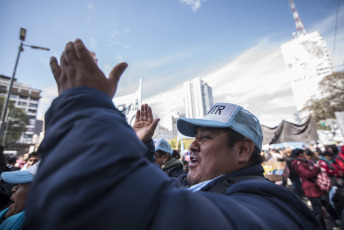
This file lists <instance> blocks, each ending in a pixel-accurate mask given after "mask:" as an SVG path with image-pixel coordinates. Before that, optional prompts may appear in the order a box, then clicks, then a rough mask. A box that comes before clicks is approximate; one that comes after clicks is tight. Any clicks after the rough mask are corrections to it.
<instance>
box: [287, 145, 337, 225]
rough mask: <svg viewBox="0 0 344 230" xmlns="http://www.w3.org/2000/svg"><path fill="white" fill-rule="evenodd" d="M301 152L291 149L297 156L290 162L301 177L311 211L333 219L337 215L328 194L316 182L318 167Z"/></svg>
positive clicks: (300, 150) (301, 150)
mask: <svg viewBox="0 0 344 230" xmlns="http://www.w3.org/2000/svg"><path fill="white" fill-rule="evenodd" d="M303 153H304V150H303V149H294V150H293V151H292V156H297V158H296V159H295V160H293V162H292V167H293V168H294V170H295V171H296V172H297V174H298V175H299V176H300V178H301V181H302V189H303V191H304V193H305V195H306V197H307V198H308V199H309V201H310V202H311V204H312V209H313V211H314V212H315V213H316V214H317V215H322V216H323V217H324V218H325V219H330V220H331V221H334V220H335V218H336V217H337V216H336V213H335V211H334V209H333V208H332V207H331V205H330V202H329V199H328V194H327V193H326V192H324V191H321V190H320V188H319V187H318V185H317V183H316V178H317V175H318V174H319V173H320V168H319V167H317V166H316V165H315V164H314V163H313V162H312V161H310V160H307V159H306V158H304V157H303ZM322 207H324V208H325V209H326V211H327V213H324V212H323V209H322ZM329 215H330V216H329Z"/></svg>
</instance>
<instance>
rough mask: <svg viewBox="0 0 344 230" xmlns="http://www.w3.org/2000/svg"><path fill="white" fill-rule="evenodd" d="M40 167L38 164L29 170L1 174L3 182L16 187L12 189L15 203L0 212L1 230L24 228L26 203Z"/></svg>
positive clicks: (12, 197)
mask: <svg viewBox="0 0 344 230" xmlns="http://www.w3.org/2000/svg"><path fill="white" fill-rule="evenodd" d="M38 167H39V163H36V164H35V165H34V166H32V167H30V168H29V169H28V170H17V171H10V172H3V173H1V178H2V180H4V181H5V182H7V183H10V184H14V185H15V186H14V187H13V188H12V193H13V194H12V196H11V200H12V201H13V203H12V204H10V205H9V206H8V207H7V208H5V209H4V210H2V211H1V212H0V229H11V230H19V229H22V228H23V225H24V221H25V208H26V201H27V197H28V193H29V190H30V185H31V182H32V181H33V178H34V177H35V175H36V173H37V169H38Z"/></svg>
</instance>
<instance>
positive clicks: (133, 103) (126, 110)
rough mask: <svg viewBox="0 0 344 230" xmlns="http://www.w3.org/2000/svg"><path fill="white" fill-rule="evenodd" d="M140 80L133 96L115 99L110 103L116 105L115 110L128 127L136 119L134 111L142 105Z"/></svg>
mask: <svg viewBox="0 0 344 230" xmlns="http://www.w3.org/2000/svg"><path fill="white" fill-rule="evenodd" d="M141 84H142V79H141V78H140V83H139V88H138V89H137V91H136V92H135V93H133V94H128V95H124V96H121V97H115V98H114V99H113V100H112V101H113V103H114V104H115V105H116V108H117V109H118V110H119V111H121V112H122V113H123V114H124V115H125V117H126V119H127V122H128V124H129V125H131V126H133V125H134V123H135V118H136V111H137V110H138V109H140V108H141V104H142V94H141V87H142V85H141Z"/></svg>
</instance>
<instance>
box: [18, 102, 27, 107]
mask: <svg viewBox="0 0 344 230" xmlns="http://www.w3.org/2000/svg"><path fill="white" fill-rule="evenodd" d="M18 105H22V106H26V102H22V101H18Z"/></svg>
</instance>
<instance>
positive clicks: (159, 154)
mask: <svg viewBox="0 0 344 230" xmlns="http://www.w3.org/2000/svg"><path fill="white" fill-rule="evenodd" d="M153 141H154V146H155V152H154V156H155V163H156V164H157V165H159V166H160V167H161V168H162V167H163V165H164V164H165V163H166V162H167V161H168V159H169V157H170V155H172V154H173V150H172V148H171V145H170V144H169V143H168V142H167V141H166V140H165V139H162V138H156V139H153Z"/></svg>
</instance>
